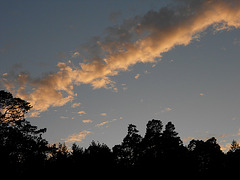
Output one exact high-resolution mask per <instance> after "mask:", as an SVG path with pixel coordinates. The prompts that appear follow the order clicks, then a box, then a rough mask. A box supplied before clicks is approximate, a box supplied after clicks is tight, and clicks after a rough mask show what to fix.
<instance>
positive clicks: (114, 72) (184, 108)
mask: <svg viewBox="0 0 240 180" xmlns="http://www.w3.org/2000/svg"><path fill="white" fill-rule="evenodd" d="M239 17H240V2H239V1H238V0H199V1H195V0H169V1H167V0H131V1H129V0H111V1H110V0H102V1H99V0H86V1H84V0H82V1H75V0H68V1H66V0H52V1H46V0H42V1H30V0H21V1H19V0H11V1H9V0H1V1H0V32H1V33H0V61H1V66H0V89H4V90H6V91H9V92H11V93H12V94H13V95H14V96H16V97H20V98H22V99H24V100H26V101H29V102H30V103H31V104H32V105H33V109H32V110H31V111H30V112H29V113H28V114H27V120H29V121H30V122H31V123H32V124H33V125H37V126H38V127H39V128H47V132H46V133H45V134H44V136H43V137H44V138H46V139H47V140H48V141H49V143H58V142H65V143H66V144H67V145H69V146H71V144H73V143H74V142H75V143H77V144H78V145H80V146H82V147H87V146H88V145H89V144H90V142H91V141H92V140H95V141H99V142H100V143H105V144H107V145H108V146H109V147H110V148H111V147H113V146H114V145H116V144H120V143H121V142H122V139H123V138H124V137H125V136H126V134H127V126H128V125H129V124H135V125H136V126H137V128H138V130H139V133H140V134H141V135H142V136H144V134H145V129H146V124H147V122H148V121H149V120H152V119H160V120H162V122H163V124H166V123H167V122H168V121H171V122H173V124H174V125H175V127H176V131H177V132H178V133H179V136H180V137H181V139H182V140H183V142H184V144H186V145H187V144H188V143H189V141H190V140H191V139H203V140H206V139H208V138H211V137H213V136H214V137H216V138H217V142H218V143H219V144H220V145H221V148H222V150H224V151H226V150H227V149H228V148H229V146H230V143H231V142H232V140H233V139H235V140H237V141H238V142H240V111H239V110H240V96H239V92H240V71H239V67H240V61H239V59H240V53H239V50H240V18H239Z"/></svg>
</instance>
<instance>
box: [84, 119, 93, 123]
mask: <svg viewBox="0 0 240 180" xmlns="http://www.w3.org/2000/svg"><path fill="white" fill-rule="evenodd" d="M82 122H83V123H92V120H90V119H85V120H82Z"/></svg>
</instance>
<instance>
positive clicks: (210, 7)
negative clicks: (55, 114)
mask: <svg viewBox="0 0 240 180" xmlns="http://www.w3.org/2000/svg"><path fill="white" fill-rule="evenodd" d="M183 2H185V3H186V4H185V6H183V5H182V6H180V7H175V8H173V7H167V8H162V9H160V10H159V11H149V12H147V13H146V14H145V15H144V16H142V17H140V16H138V17H135V18H132V19H129V20H128V21H127V23H122V24H121V25H119V26H118V27H109V28H107V30H106V32H107V34H106V35H105V37H102V38H99V39H98V40H97V41H95V42H94V43H95V44H94V46H91V45H89V47H86V49H88V53H89V55H88V56H87V57H91V58H85V59H84V61H83V62H81V63H79V67H75V66H74V67H71V66H70V65H67V64H66V63H63V62H59V63H58V64H57V67H58V68H59V71H58V72H56V73H52V74H49V75H47V76H45V77H43V78H41V79H37V80H36V79H35V80H34V79H32V78H30V77H29V75H26V74H21V75H20V76H19V77H18V78H17V79H16V80H13V81H11V80H8V79H7V78H6V77H7V76H5V77H4V78H3V79H2V82H3V83H4V85H5V87H6V88H7V89H8V90H9V91H11V92H13V93H15V95H16V96H18V97H20V98H23V99H25V100H27V101H29V102H30V103H31V104H32V105H33V111H32V114H31V115H32V116H37V115H39V114H40V113H41V112H43V111H46V110H47V109H48V108H49V107H51V106H53V107H54V106H63V105H65V104H66V103H68V102H71V101H72V100H73V99H74V97H75V96H76V94H74V92H73V86H74V85H78V86H79V85H81V84H90V85H91V86H92V87H93V89H97V88H107V89H113V90H114V91H116V92H117V88H116V87H115V82H114V81H113V80H111V77H112V76H116V75H118V74H119V72H120V71H127V70H128V69H129V67H131V66H133V65H135V64H137V63H154V62H156V59H160V58H161V54H162V53H164V52H167V51H169V50H171V49H172V48H174V47H175V46H177V45H185V46H186V45H188V44H189V43H190V42H191V41H192V40H194V39H195V40H196V39H197V40H199V39H200V33H201V32H203V31H204V30H206V29H207V28H208V27H212V29H213V31H214V33H215V32H217V31H222V30H231V29H233V28H239V27H240V20H239V17H240V1H238V0H229V1H224V0H212V1H208V0H205V1H183ZM79 51H80V50H79ZM79 51H77V52H74V53H73V56H74V57H77V56H79V55H80V54H81V55H82V53H81V52H79ZM138 77H139V75H138V76H136V77H135V78H138Z"/></svg>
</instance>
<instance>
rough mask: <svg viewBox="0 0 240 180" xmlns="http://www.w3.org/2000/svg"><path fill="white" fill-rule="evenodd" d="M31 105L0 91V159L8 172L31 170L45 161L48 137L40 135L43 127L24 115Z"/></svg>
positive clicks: (22, 172) (43, 130)
mask: <svg viewBox="0 0 240 180" xmlns="http://www.w3.org/2000/svg"><path fill="white" fill-rule="evenodd" d="M30 109H31V106H30V104H29V103H28V102H26V101H24V100H22V99H19V98H13V96H12V94H10V93H8V92H5V91H0V159H1V162H2V164H4V166H3V168H4V169H5V171H6V172H11V174H14V173H13V172H15V173H18V174H24V172H25V171H26V170H31V172H33V171H35V170H36V169H38V168H40V167H42V166H43V164H44V160H45V158H46V151H47V150H48V147H47V144H48V143H47V141H46V140H45V139H43V138H42V133H44V132H46V129H45V128H44V129H37V127H36V126H32V125H31V124H30V122H28V121H26V120H25V118H24V115H25V114H26V113H27V112H28V111H29V110H30Z"/></svg>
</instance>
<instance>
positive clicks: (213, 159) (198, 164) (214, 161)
mask: <svg viewBox="0 0 240 180" xmlns="http://www.w3.org/2000/svg"><path fill="white" fill-rule="evenodd" d="M188 149H189V151H190V153H191V157H192V163H193V164H194V167H195V169H194V170H193V171H195V172H196V173H197V174H199V175H202V176H206V175H213V174H214V173H217V171H219V170H221V169H223V164H224V157H223V152H222V151H221V149H220V146H219V145H218V144H217V141H216V139H215V138H214V137H212V138H210V139H208V140H207V141H205V142H204V141H202V140H192V141H191V142H190V143H189V145H188Z"/></svg>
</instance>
